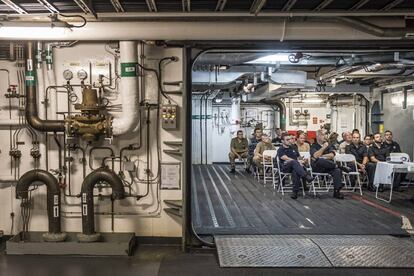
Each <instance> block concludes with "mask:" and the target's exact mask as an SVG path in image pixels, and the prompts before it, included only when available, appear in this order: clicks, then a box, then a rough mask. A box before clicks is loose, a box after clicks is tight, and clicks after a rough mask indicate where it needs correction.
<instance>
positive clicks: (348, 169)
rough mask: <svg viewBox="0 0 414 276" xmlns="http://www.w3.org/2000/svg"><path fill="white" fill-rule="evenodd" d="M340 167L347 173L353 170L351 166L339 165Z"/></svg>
mask: <svg viewBox="0 0 414 276" xmlns="http://www.w3.org/2000/svg"><path fill="white" fill-rule="evenodd" d="M338 168H339V169H340V170H341V171H343V172H345V173H350V172H352V169H351V168H350V167H345V166H338Z"/></svg>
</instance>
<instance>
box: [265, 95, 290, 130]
mask: <svg viewBox="0 0 414 276" xmlns="http://www.w3.org/2000/svg"><path fill="white" fill-rule="evenodd" d="M260 102H262V103H264V104H268V105H275V106H277V107H278V108H279V114H280V129H281V130H286V106H285V104H284V103H283V102H282V101H281V100H278V99H275V100H261V101H260Z"/></svg>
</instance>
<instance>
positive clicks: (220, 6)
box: [215, 0, 227, 11]
mask: <svg viewBox="0 0 414 276" xmlns="http://www.w3.org/2000/svg"><path fill="white" fill-rule="evenodd" d="M226 4H227V0H218V1H217V6H216V9H215V11H224V7H225V6H226Z"/></svg>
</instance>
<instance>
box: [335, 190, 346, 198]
mask: <svg viewBox="0 0 414 276" xmlns="http://www.w3.org/2000/svg"><path fill="white" fill-rule="evenodd" d="M333 197H334V198H337V199H344V196H343V194H341V192H340V191H339V190H334V194H333Z"/></svg>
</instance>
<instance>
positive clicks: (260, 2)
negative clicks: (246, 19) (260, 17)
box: [250, 0, 267, 14]
mask: <svg viewBox="0 0 414 276" xmlns="http://www.w3.org/2000/svg"><path fill="white" fill-rule="evenodd" d="M266 2H267V0H254V1H253V3H252V5H251V7H250V13H253V14H259V13H260V11H261V10H262V8H263V7H264V5H266Z"/></svg>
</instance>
